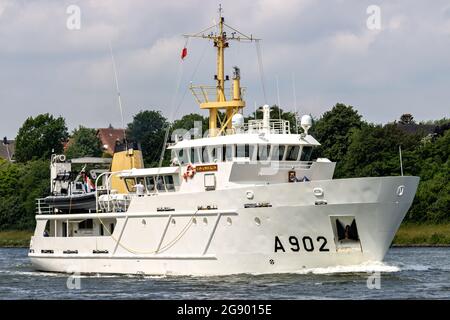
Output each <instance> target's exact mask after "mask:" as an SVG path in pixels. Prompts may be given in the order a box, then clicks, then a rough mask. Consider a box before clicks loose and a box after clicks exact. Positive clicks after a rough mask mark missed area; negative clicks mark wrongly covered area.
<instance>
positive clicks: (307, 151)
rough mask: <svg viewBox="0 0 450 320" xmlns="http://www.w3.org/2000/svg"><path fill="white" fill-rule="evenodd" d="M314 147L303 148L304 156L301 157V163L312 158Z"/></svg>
mask: <svg viewBox="0 0 450 320" xmlns="http://www.w3.org/2000/svg"><path fill="white" fill-rule="evenodd" d="M311 153H312V147H311V146H306V147H303V148H302V155H301V157H300V161H309V159H310V158H311Z"/></svg>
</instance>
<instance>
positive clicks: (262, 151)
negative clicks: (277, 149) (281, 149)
mask: <svg viewBox="0 0 450 320" xmlns="http://www.w3.org/2000/svg"><path fill="white" fill-rule="evenodd" d="M269 153H270V145H268V144H266V145H264V144H263V145H259V148H258V159H257V160H267V159H268V158H269Z"/></svg>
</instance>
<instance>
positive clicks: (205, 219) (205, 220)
mask: <svg viewBox="0 0 450 320" xmlns="http://www.w3.org/2000/svg"><path fill="white" fill-rule="evenodd" d="M203 224H204V225H205V226H206V225H207V224H208V219H207V218H203Z"/></svg>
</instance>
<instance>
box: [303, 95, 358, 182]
mask: <svg viewBox="0 0 450 320" xmlns="http://www.w3.org/2000/svg"><path fill="white" fill-rule="evenodd" d="M362 124H363V121H361V115H360V114H358V111H356V110H355V109H353V107H352V106H347V105H345V104H342V103H338V104H336V105H335V106H334V107H333V108H332V109H331V110H330V111H327V112H325V113H324V114H323V115H322V117H321V118H320V119H319V120H317V121H315V123H314V125H313V127H312V129H311V131H310V132H311V134H312V135H313V136H314V137H315V138H316V139H317V140H318V141H319V142H320V143H321V146H320V147H319V148H316V149H315V153H314V155H313V157H317V156H320V157H326V158H329V159H330V160H332V161H336V162H337V167H336V173H337V174H338V175H337V176H338V177H339V169H340V167H341V165H342V164H341V163H340V162H341V161H342V160H343V159H344V157H345V155H346V154H347V149H348V146H349V144H350V136H351V134H352V131H353V130H355V129H360V128H361V126H362Z"/></svg>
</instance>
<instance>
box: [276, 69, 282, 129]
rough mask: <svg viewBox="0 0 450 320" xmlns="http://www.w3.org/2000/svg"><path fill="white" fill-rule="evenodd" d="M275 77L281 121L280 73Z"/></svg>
mask: <svg viewBox="0 0 450 320" xmlns="http://www.w3.org/2000/svg"><path fill="white" fill-rule="evenodd" d="M275 79H276V82H277V101H278V117H279V118H280V121H281V106H280V105H281V103H280V86H279V85H278V75H277V76H276V77H275Z"/></svg>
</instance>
